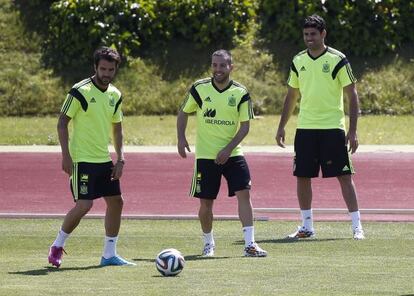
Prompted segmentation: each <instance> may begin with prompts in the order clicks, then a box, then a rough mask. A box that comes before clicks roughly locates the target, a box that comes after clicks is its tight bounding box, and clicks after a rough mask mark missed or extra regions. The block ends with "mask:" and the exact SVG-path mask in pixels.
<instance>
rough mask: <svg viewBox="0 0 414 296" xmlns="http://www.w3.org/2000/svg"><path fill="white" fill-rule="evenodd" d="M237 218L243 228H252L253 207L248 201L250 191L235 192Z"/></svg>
mask: <svg viewBox="0 0 414 296" xmlns="http://www.w3.org/2000/svg"><path fill="white" fill-rule="evenodd" d="M235 193H236V196H237V200H238V210H239V218H240V222H241V224H242V226H243V227H249V226H253V207H252V202H251V200H250V190H249V189H245V190H240V191H236V192H235Z"/></svg>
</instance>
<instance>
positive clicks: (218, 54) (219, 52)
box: [211, 49, 233, 65]
mask: <svg viewBox="0 0 414 296" xmlns="http://www.w3.org/2000/svg"><path fill="white" fill-rule="evenodd" d="M214 56H216V57H223V58H224V59H225V60H226V61H227V63H228V64H229V65H231V64H232V62H233V61H232V60H233V59H232V57H231V53H230V51H228V50H225V49H219V50H216V51H215V52H213V54H212V55H211V58H213V57H214Z"/></svg>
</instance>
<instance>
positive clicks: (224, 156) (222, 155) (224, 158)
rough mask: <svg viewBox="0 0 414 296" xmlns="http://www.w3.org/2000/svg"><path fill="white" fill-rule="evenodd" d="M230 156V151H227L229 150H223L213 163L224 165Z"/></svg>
mask: <svg viewBox="0 0 414 296" xmlns="http://www.w3.org/2000/svg"><path fill="white" fill-rule="evenodd" d="M230 155H231V150H230V151H229V149H226V148H224V149H223V150H221V151H220V152H219V153H218V154H217V157H216V159H215V161H214V162H215V163H216V164H225V163H226V162H227V160H229V157H230Z"/></svg>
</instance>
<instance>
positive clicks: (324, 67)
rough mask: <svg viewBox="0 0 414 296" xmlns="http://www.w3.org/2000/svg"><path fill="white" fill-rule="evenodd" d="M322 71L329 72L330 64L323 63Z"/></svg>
mask: <svg viewBox="0 0 414 296" xmlns="http://www.w3.org/2000/svg"><path fill="white" fill-rule="evenodd" d="M322 72H324V73H329V72H331V68H330V66H329V64H328V63H325V64H323V66H322Z"/></svg>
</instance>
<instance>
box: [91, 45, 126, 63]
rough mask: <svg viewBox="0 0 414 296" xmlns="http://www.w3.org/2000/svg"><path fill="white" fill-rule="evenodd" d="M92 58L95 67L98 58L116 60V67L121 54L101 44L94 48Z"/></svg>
mask: <svg viewBox="0 0 414 296" xmlns="http://www.w3.org/2000/svg"><path fill="white" fill-rule="evenodd" d="M93 60H94V63H95V66H96V67H98V64H99V61H100V60H107V61H109V62H116V67H118V66H119V64H120V63H121V56H120V55H119V53H118V52H117V51H116V50H115V49H113V48H110V47H106V46H103V47H100V48H98V49H97V50H95V52H94V53H93Z"/></svg>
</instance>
